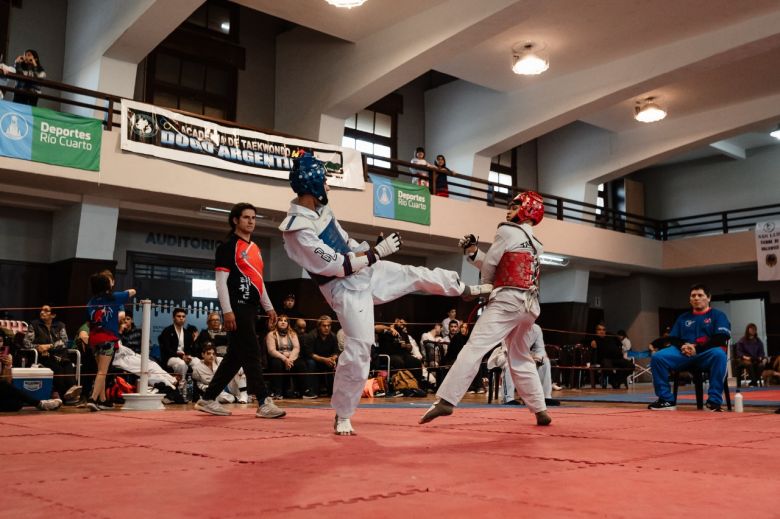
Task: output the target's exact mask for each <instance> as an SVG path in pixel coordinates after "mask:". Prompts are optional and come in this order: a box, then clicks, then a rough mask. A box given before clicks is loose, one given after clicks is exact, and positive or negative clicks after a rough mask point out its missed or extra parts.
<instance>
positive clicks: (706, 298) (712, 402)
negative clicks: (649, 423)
mask: <svg viewBox="0 0 780 519" xmlns="http://www.w3.org/2000/svg"><path fill="white" fill-rule="evenodd" d="M710 297H711V294H710V290H709V289H708V288H707V287H706V286H704V285H693V286H692V287H691V292H690V303H691V311H690V312H685V313H684V314H682V315H681V316H680V317H678V318H677V321H675V323H674V326H673V327H672V330H671V332H669V337H668V339H669V342H670V343H671V345H672V347H670V348H665V349H663V350H661V351H659V352H658V353H656V354H655V355H653V358H652V360H651V361H650V366H651V368H652V371H653V387H654V388H655V394H656V396H657V397H658V400H656V401H655V402H653V403H652V404H650V405H649V406H648V408H649V409H651V410H653V411H662V410H675V409H677V406H676V402H674V396H673V395H672V392H671V390H670V389H669V371H671V370H674V371H679V370H685V369H688V368H690V367H692V366H693V367H696V368H699V369H702V370H706V371H709V372H710V387H709V391H708V392H707V394H708V399H707V403H706V406H705V407H706V409H707V410H708V411H721V407H720V405H721V403H723V381H724V379H725V377H726V365H727V355H726V352H725V348H726V347H727V345H728V341H729V338H730V337H731V324H730V323H729V320H728V318H727V317H726V314H724V313H723V312H721V311H720V310H717V309H715V308H710Z"/></svg>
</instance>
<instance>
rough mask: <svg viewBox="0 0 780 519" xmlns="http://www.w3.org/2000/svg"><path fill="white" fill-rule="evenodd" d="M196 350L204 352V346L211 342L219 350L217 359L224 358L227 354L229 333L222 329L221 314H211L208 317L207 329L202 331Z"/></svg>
mask: <svg viewBox="0 0 780 519" xmlns="http://www.w3.org/2000/svg"><path fill="white" fill-rule="evenodd" d="M195 342H196V345H195V348H196V349H198V350H200V351H203V346H205V344H206V343H207V342H210V343H211V344H212V345H213V346H214V348H216V350H217V357H224V356H225V353H227V345H228V339H227V332H226V331H225V329H224V328H223V327H222V317H221V316H220V314H219V312H210V313H209V315H208V317H206V328H204V329H203V330H201V331H200V333H199V334H198V338H197V340H196V341H195Z"/></svg>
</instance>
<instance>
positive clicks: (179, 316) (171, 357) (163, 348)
mask: <svg viewBox="0 0 780 519" xmlns="http://www.w3.org/2000/svg"><path fill="white" fill-rule="evenodd" d="M197 336H198V329H197V328H195V327H194V326H192V325H191V324H190V325H188V324H187V311H186V310H185V309H184V308H174V309H173V324H172V325H170V326H168V327H167V328H165V329H163V331H162V332H161V333H160V335H159V336H158V337H157V341H158V342H157V344H159V345H160V357H162V358H161V360H162V365H163V367H166V368H168V369H170V370H172V372H173V373H175V374H177V375H179V376H180V377H181V378H182V379H184V377H185V376H186V375H187V370H188V369H189V368H190V367H191V366H193V367H194V365H195V364H197V363H198V355H200V352H199V351H196V349H197V346H195V339H196V337H197ZM193 363H195V364H193Z"/></svg>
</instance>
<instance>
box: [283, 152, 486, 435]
mask: <svg viewBox="0 0 780 519" xmlns="http://www.w3.org/2000/svg"><path fill="white" fill-rule="evenodd" d="M293 164H294V165H293V169H292V171H290V186H291V187H292V189H293V191H295V193H296V194H297V195H298V197H297V198H295V199H293V200H292V203H291V204H290V209H289V211H288V212H287V217H286V218H285V219H284V221H283V222H282V224H281V225H280V226H279V230H281V231H282V233H283V238H284V249H285V251H286V252H287V255H288V256H290V258H292V259H293V261H295V262H296V263H298V264H299V265H300V266H301V267H302V268H304V269H306V270H307V271H308V272H309V275H311V278H312V279H313V280H314V281H316V282H317V284H318V285H319V287H320V291H321V292H322V294H323V296H325V300H327V301H328V304H330V306H331V308H333V310H334V311H335V312H336V315H337V316H338V320H339V322H340V323H341V327H342V328H343V329H344V333H345V334H346V342H345V344H344V352H343V353H342V354H341V355H340V356H339V360H338V365H337V366H336V379H335V382H334V384H333V398H332V399H331V405H332V406H333V409H334V410H335V411H336V419H335V422H334V430H335V433H336V434H338V435H345V436H348V435H353V434H355V431H354V430H353V429H352V423H351V422H350V418H351V417H352V415H353V414H354V413H355V409H356V408H357V405H358V402H359V401H360V395H361V394H362V392H363V387H364V386H365V382H366V378H367V377H368V370H369V364H370V361H371V345H372V344H373V343H374V305H375V304H381V303H387V302H388V301H393V300H394V299H398V298H399V297H401V296H403V295H406V294H409V293H412V292H424V293H428V294H436V295H446V296H460V295H468V296H475V295H480V294H481V293H483V292H484V291H487V293H489V292H490V289H491V288H492V287H489V288H485V287H482V286H481V285H476V286H468V287H467V286H465V285H464V284H463V283H462V282H461V281H460V278H459V277H458V274H457V273H456V272H452V271H449V270H442V269H439V268H436V269H433V270H430V269H427V268H424V267H413V266H409V265H399V264H398V263H393V262H390V261H386V260H385V258H387V257H388V256H390V255H391V254H394V253H396V252H398V250H399V249H400V248H401V236H400V235H399V234H398V233H397V232H394V233H392V234H391V235H390V236H388V237H386V238H385V239H384V240H381V241H380V242H379V243H377V245H376V246H374V247H371V246H369V244H368V243H366V242H363V243H358V242H356V241H355V240H353V239H350V237H349V235H348V234H347V232H346V231H345V230H344V229H343V228H342V227H341V225H339V223H338V221H337V220H336V216H335V215H334V214H333V211H331V209H330V207H329V206H328V191H329V188H328V184H327V179H326V174H325V168H324V166H323V164H322V162H320V161H319V160H317V159H316V158H314V157H313V156H312V155H311V154H309V153H306V154H303V155H301V156H299V157H298V158H296V159H294V161H293ZM464 292H465V294H464Z"/></svg>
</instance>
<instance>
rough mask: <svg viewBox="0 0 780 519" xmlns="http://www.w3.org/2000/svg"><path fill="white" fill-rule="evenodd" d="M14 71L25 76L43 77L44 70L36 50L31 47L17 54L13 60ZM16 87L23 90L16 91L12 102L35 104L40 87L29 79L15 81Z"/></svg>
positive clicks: (36, 103)
mask: <svg viewBox="0 0 780 519" xmlns="http://www.w3.org/2000/svg"><path fill="white" fill-rule="evenodd" d="M14 65H15V66H16V73H17V74H21V75H23V76H27V77H34V78H38V79H44V78H45V77H46V71H45V70H44V68H43V67H42V66H41V60H40V59H39V58H38V52H37V51H35V50H33V49H27V50H26V51H24V54H22V55H21V56H18V57H17V58H16V61H15V62H14ZM16 88H18V89H21V90H24V91H25V92H16V93H15V94H14V102H15V103H20V104H23V105H30V106H37V105H38V94H40V93H41V87H39V86H38V85H36V84H35V83H32V82H30V81H17V82H16Z"/></svg>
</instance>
